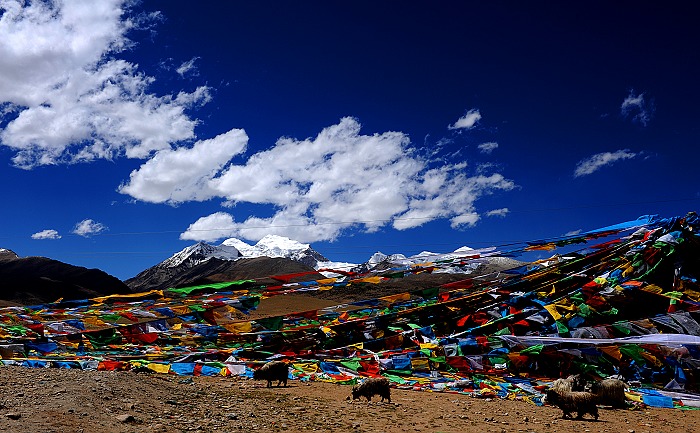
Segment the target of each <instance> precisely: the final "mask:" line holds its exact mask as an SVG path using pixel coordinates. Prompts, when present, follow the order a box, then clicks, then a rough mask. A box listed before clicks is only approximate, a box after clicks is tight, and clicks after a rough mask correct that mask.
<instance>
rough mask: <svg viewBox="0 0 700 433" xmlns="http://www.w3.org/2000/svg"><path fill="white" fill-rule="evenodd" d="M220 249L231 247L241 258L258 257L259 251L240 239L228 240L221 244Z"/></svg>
mask: <svg viewBox="0 0 700 433" xmlns="http://www.w3.org/2000/svg"><path fill="white" fill-rule="evenodd" d="M221 246H222V247H233V248H235V249H237V250H238V251H239V252H240V253H241V257H249V258H252V257H260V255H261V254H260V251H259V250H258V249H257V248H255V247H254V246H252V245H249V244H247V243H245V242H243V241H242V240H240V239H236V238H230V239H226V240H225V241H223V242H222V243H221Z"/></svg>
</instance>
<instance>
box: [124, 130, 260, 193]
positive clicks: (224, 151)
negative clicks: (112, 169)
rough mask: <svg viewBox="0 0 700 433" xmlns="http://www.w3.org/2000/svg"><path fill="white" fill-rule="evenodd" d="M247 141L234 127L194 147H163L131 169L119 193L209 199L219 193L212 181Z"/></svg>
mask: <svg viewBox="0 0 700 433" xmlns="http://www.w3.org/2000/svg"><path fill="white" fill-rule="evenodd" d="M247 144H248V136H247V135H246V133H245V131H243V130H242V129H232V130H230V131H228V132H227V133H225V134H221V135H218V136H216V137H214V138H211V139H209V140H202V141H198V142H196V143H195V144H194V145H193V146H192V147H191V148H184V147H183V148H179V149H176V150H169V149H168V150H162V151H160V152H157V153H156V154H155V155H154V156H153V158H152V159H150V160H149V161H148V162H146V163H145V164H143V165H142V166H141V167H140V168H139V169H138V170H134V171H133V172H131V176H130V178H129V183H127V184H123V185H121V186H120V187H119V192H121V193H123V194H128V195H130V196H132V197H134V198H136V199H139V200H143V201H147V202H151V203H163V202H168V203H181V202H186V201H203V200H208V199H210V198H212V197H215V196H217V195H218V192H217V191H215V190H213V189H212V188H210V187H209V181H210V180H211V179H212V178H213V177H214V176H215V175H216V174H217V173H218V172H219V171H220V170H221V169H222V168H223V167H224V165H225V164H226V163H228V161H229V160H230V159H231V158H233V157H234V156H235V155H238V154H239V153H242V152H243V151H245V149H246V146H247Z"/></svg>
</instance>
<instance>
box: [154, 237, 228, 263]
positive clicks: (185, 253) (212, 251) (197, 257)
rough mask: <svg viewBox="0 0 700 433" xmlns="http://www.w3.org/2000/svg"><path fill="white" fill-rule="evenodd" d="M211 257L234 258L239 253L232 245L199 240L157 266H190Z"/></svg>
mask: <svg viewBox="0 0 700 433" xmlns="http://www.w3.org/2000/svg"><path fill="white" fill-rule="evenodd" d="M212 257H215V258H217V259H222V260H236V259H238V258H240V257H241V253H240V251H239V250H238V249H237V248H235V247H233V246H228V245H223V244H222V245H219V246H215V245H209V244H206V243H204V242H199V243H196V244H194V245H192V246H189V247H187V248H185V249H183V250H182V251H179V252H177V253H175V254H174V255H173V256H172V257H170V258H169V259H166V260H164V261H163V262H161V263H160V264H158V265H157V266H160V267H164V268H175V267H178V266H184V267H190V268H191V267H192V266H196V265H198V264H200V263H203V262H205V261H207V260H209V259H211V258H212Z"/></svg>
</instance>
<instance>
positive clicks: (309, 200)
mask: <svg viewBox="0 0 700 433" xmlns="http://www.w3.org/2000/svg"><path fill="white" fill-rule="evenodd" d="M360 129H361V126H360V124H359V122H358V121H357V120H356V119H354V118H350V117H346V118H343V119H341V120H340V122H339V123H338V124H336V125H333V126H330V127H327V128H325V129H323V130H322V131H321V132H320V133H319V134H318V135H317V136H316V137H315V138H313V139H312V138H308V139H305V140H297V139H294V138H289V137H284V138H280V139H279V140H278V141H277V142H276V144H275V146H274V147H272V148H270V149H268V150H264V151H261V152H258V153H255V154H253V155H251V156H250V157H249V158H248V159H247V161H245V162H244V163H235V162H234V161H233V160H232V161H230V162H227V160H226V156H227V155H228V157H229V158H231V157H234V156H235V155H238V154H240V153H241V152H242V150H243V149H244V142H245V140H247V137H245V136H244V135H242V134H243V133H242V132H240V133H237V135H236V137H237V138H236V140H237V142H238V145H233V144H231V147H230V149H228V150H227V151H222V152H221V153H220V154H219V155H218V156H214V155H212V156H211V159H210V160H209V161H208V162H207V163H206V164H203V165H202V166H201V167H196V168H192V169H191V170H180V169H177V170H176V169H172V170H170V171H172V173H171V174H172V176H175V173H177V180H176V181H172V182H168V181H167V179H170V177H167V179H166V181H162V180H161V178H160V177H159V176H160V175H159V174H156V173H160V172H161V171H162V170H163V167H171V166H172V167H175V166H177V164H174V163H172V162H169V161H170V160H171V159H175V156H176V155H177V154H179V153H180V152H185V151H163V152H159V153H158V154H156V155H155V157H154V158H153V159H152V160H151V161H149V162H147V163H145V164H144V165H143V166H142V167H141V168H139V169H138V170H136V171H135V172H134V173H132V174H131V179H130V181H129V183H128V184H125V185H123V186H122V187H121V188H120V191H121V192H123V193H125V194H129V195H131V196H132V197H135V198H138V199H140V200H144V201H152V202H163V201H166V202H171V203H176V202H178V201H186V200H207V199H211V198H222V199H224V201H225V203H224V204H225V205H228V206H233V205H235V204H236V203H255V204H266V205H272V206H273V208H275V209H276V211H275V213H274V215H272V216H271V217H269V218H259V217H256V216H250V217H248V218H246V219H245V220H243V221H236V220H235V218H234V216H233V215H232V214H229V213H225V212H217V213H215V214H212V215H209V216H205V217H203V218H200V219H199V220H198V221H196V222H194V223H193V224H192V225H191V226H190V227H189V228H188V229H187V231H185V232H184V233H182V234H181V236H180V237H181V238H182V239H188V240H208V241H211V240H214V239H218V238H222V237H242V238H245V239H252V240H257V239H260V238H262V237H263V236H264V235H266V234H279V235H284V236H288V237H291V238H294V239H297V240H299V241H302V242H315V241H321V240H333V239H335V238H337V237H338V236H339V234H340V233H341V232H342V231H343V230H344V229H347V228H350V227H353V228H359V229H360V230H364V231H366V232H373V231H377V230H379V229H381V228H383V227H388V226H391V227H393V228H395V229H398V230H404V229H408V228H412V227H418V226H420V225H423V224H425V223H427V222H429V221H432V220H435V219H439V218H444V219H449V220H450V224H451V225H452V226H453V227H455V228H460V227H470V226H473V225H474V224H476V222H477V221H478V220H479V215H478V213H477V211H476V208H475V205H474V203H475V201H476V200H477V199H478V198H479V197H482V196H484V195H486V194H490V193H492V192H494V191H498V190H501V191H506V190H510V189H513V188H514V187H515V184H514V183H513V182H512V181H510V180H508V179H506V178H505V177H504V176H503V175H501V174H499V173H492V174H483V173H481V174H478V175H471V176H470V175H469V174H468V173H467V171H466V164H464V163H459V164H448V165H444V166H442V167H439V168H429V167H428V166H429V161H427V160H425V159H422V158H420V157H419V156H417V155H416V152H414V151H413V149H412V148H411V147H410V140H409V138H408V136H406V135H405V134H403V133H401V132H384V133H381V134H373V135H364V134H361V133H360ZM236 140H232V141H236ZM189 152H192V155H195V154H196V155H199V154H200V151H199V150H198V145H195V146H194V148H193V149H192V150H190V151H189ZM206 153H207V152H205V151H202V152H201V154H202V155H203V154H206ZM160 155H164V156H162V157H161V156H160ZM190 159H194V158H192V157H191V155H190V156H187V157H183V158H182V161H186V160H190ZM193 162H194V161H193ZM206 166H208V167H209V169H206ZM156 167H158V169H156ZM164 172H165V174H166V175H167V173H168V172H169V170H168V169H166V170H164Z"/></svg>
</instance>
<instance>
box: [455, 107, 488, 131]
mask: <svg viewBox="0 0 700 433" xmlns="http://www.w3.org/2000/svg"><path fill="white" fill-rule="evenodd" d="M479 120H481V113H479V110H477V109H476V108H474V109H471V110H469V111H467V114H465V115H464V116H462V117H460V118H459V119H457V121H456V122H455V123H454V124H452V125H449V126H448V127H447V128H448V129H472V128H473V127H474V126H475V125H476V122H478V121H479Z"/></svg>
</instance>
